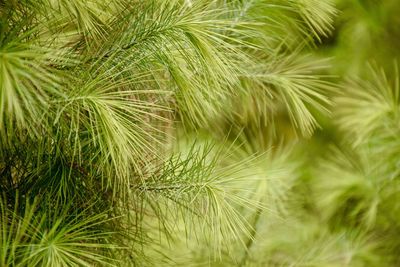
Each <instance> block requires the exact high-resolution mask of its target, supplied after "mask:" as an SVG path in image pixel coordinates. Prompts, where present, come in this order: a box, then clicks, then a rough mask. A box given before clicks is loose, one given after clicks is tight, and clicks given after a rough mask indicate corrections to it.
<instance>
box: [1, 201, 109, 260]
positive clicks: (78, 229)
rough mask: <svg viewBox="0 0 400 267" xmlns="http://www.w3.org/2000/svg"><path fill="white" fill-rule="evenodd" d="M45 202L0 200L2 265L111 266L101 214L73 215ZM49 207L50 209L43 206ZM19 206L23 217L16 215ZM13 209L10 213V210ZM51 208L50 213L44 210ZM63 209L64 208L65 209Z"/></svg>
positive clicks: (105, 218)
mask: <svg viewBox="0 0 400 267" xmlns="http://www.w3.org/2000/svg"><path fill="white" fill-rule="evenodd" d="M49 201H50V200H45V201H44V202H43V201H42V202H41V203H39V200H38V199H37V200H36V201H34V203H33V204H29V201H28V200H27V202H26V204H23V205H21V204H18V203H12V205H11V204H10V203H7V202H6V201H5V200H4V198H2V199H1V201H0V211H1V220H2V223H1V228H0V230H1V233H0V244H1V250H2V253H1V256H0V262H1V264H2V265H4V266H26V265H29V266H36V265H41V266H54V265H56V266H66V265H68V266H93V264H102V265H114V264H115V261H114V260H112V259H111V258H110V257H109V256H107V254H104V253H105V252H106V251H107V250H110V249H115V248H116V247H115V246H114V245H111V244H109V243H108V238H109V236H110V235H111V234H112V233H111V232H105V231H104V229H102V228H101V227H99V226H101V225H102V224H104V223H106V222H107V220H108V219H107V216H106V214H105V213H103V214H98V215H91V216H88V214H84V213H81V214H79V213H78V214H74V212H71V209H70V208H68V206H65V205H63V206H62V205H61V202H58V203H57V201H56V202H54V200H53V203H49ZM46 204H49V205H50V206H46ZM20 205H21V206H22V207H23V210H25V211H24V213H23V215H19V210H21V207H20ZM10 206H14V207H15V208H14V210H12V209H10V208H9V207H10ZM49 207H51V208H52V210H50V211H46V208H49ZM65 207H67V208H65Z"/></svg>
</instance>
